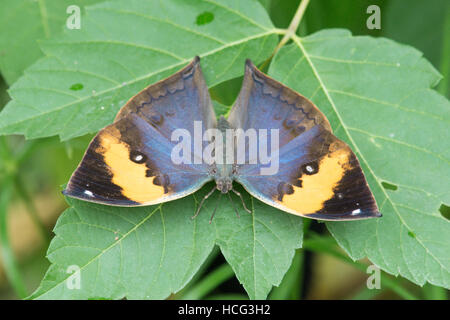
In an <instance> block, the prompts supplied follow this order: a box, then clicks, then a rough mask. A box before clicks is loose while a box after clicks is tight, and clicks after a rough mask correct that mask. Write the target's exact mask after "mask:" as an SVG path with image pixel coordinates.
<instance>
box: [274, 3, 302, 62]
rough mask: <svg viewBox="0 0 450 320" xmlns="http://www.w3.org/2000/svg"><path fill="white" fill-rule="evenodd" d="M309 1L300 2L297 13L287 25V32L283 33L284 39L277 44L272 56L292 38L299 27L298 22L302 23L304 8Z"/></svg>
mask: <svg viewBox="0 0 450 320" xmlns="http://www.w3.org/2000/svg"><path fill="white" fill-rule="evenodd" d="M308 4H309V0H302V2H300V4H299V6H298V8H297V11H296V12H295V15H294V17H293V18H292V20H291V23H290V24H289V27H288V28H287V32H286V33H285V35H284V37H283V38H282V39H281V41H280V43H278V46H277V47H276V48H275V51H274V53H273V55H275V54H276V53H277V52H278V50H280V48H281V47H282V46H284V45H285V44H286V42H288V41H289V39H291V38H292V36H293V35H294V34H295V33H296V32H297V29H298V26H299V25H300V22H301V21H302V18H303V15H304V13H305V11H306V8H307V7H308Z"/></svg>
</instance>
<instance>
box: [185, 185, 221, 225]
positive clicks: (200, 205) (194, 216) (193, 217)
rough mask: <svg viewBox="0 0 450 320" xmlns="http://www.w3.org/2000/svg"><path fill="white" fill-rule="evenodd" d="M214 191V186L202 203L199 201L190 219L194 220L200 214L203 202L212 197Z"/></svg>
mask: <svg viewBox="0 0 450 320" xmlns="http://www.w3.org/2000/svg"><path fill="white" fill-rule="evenodd" d="M214 191H216V186H214V188H213V189H212V190H211V191H210V192H208V194H207V195H205V196H204V197H203V199H202V201H200V204H199V205H198V208H197V211H195V214H194V215H193V216H192V217H191V219H195V218H196V217H197V216H198V214H199V213H200V209H201V208H202V206H203V202H205V200H206V199H208V198H209V196H210V195H212V194H213V192H214Z"/></svg>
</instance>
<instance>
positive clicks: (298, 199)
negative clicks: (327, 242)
mask: <svg viewBox="0 0 450 320" xmlns="http://www.w3.org/2000/svg"><path fill="white" fill-rule="evenodd" d="M228 120H229V122H230V124H231V126H233V127H235V128H241V129H243V130H247V129H250V128H255V129H277V130H278V135H279V148H278V157H279V163H278V170H277V172H276V173H275V174H272V175H261V174H260V169H261V164H260V163H258V164H250V163H244V164H241V165H238V168H237V177H236V180H237V181H238V182H239V183H241V184H242V185H243V186H244V188H245V189H246V190H247V191H248V192H249V193H250V194H251V195H253V196H254V197H255V198H257V199H259V200H261V201H263V202H265V203H267V204H269V205H272V206H275V207H277V208H279V209H281V210H284V211H286V212H289V213H292V214H295V215H300V216H304V217H309V218H315V219H322V220H353V219H363V218H369V217H379V216H381V214H380V213H379V211H378V208H377V205H376V202H375V199H374V197H373V195H372V193H371V191H370V189H369V186H368V185H367V182H366V179H365V177H364V174H363V172H362V170H361V167H360V165H359V162H358V160H357V158H356V156H355V154H354V153H353V151H352V150H351V149H350V147H349V146H348V145H347V144H346V143H345V142H343V141H342V140H340V139H338V138H337V137H336V136H334V135H333V133H332V131H331V127H330V124H329V122H328V120H327V119H326V118H325V116H324V115H323V114H322V113H321V112H320V111H319V109H317V107H316V106H315V105H314V104H313V103H312V102H311V101H309V100H308V99H307V98H305V97H303V96H302V95H300V94H298V93H297V92H295V91H293V90H291V89H289V88H287V87H286V86H284V85H283V84H281V83H280V82H278V81H276V80H274V79H272V78H270V77H268V76H267V75H265V74H264V73H262V72H261V71H259V70H258V69H257V68H256V67H255V66H254V65H253V63H252V62H251V61H249V60H248V61H247V63H246V67H245V76H244V81H243V84H242V88H241V91H240V93H239V96H238V98H237V100H236V102H235V105H234V106H233V108H232V110H231V112H230V115H229V118H228ZM269 135H270V134H269ZM272 151H275V150H272Z"/></svg>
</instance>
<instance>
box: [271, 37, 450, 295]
mask: <svg viewBox="0 0 450 320" xmlns="http://www.w3.org/2000/svg"><path fill="white" fill-rule="evenodd" d="M269 73H270V74H271V75H272V76H273V77H275V78H276V79H278V80H280V81H281V82H283V83H284V84H286V85H287V86H289V87H291V88H293V89H295V90H297V91H298V92H300V93H302V94H303V95H305V96H306V97H308V98H310V99H312V101H313V102H314V103H315V104H316V105H317V106H318V107H319V108H320V109H321V110H322V111H323V112H324V113H325V115H326V116H327V118H328V119H329V120H330V122H331V125H332V127H333V129H334V132H335V134H336V135H337V136H338V137H340V138H342V139H344V140H345V141H347V142H348V143H349V144H350V146H351V147H352V149H353V150H354V151H355V152H356V154H357V156H358V158H359V160H360V162H361V165H362V168H363V170H364V172H365V174H366V178H367V180H368V182H369V185H370V187H371V189H372V191H373V193H374V195H375V198H376V200H377V203H378V206H379V208H380V211H381V212H382V213H383V217H382V218H380V219H372V220H365V221H350V222H328V223H327V226H328V229H329V230H330V232H331V233H332V234H333V236H334V237H335V238H336V239H337V241H338V243H339V244H340V245H341V246H342V247H343V248H344V249H345V250H346V251H347V252H348V254H349V255H350V257H351V258H352V259H360V258H363V257H365V256H367V257H369V259H370V260H371V261H372V262H373V263H374V264H376V265H378V266H379V267H381V268H382V269H383V270H385V271H387V272H389V273H391V274H394V275H398V274H400V275H402V276H404V277H406V278H407V279H409V280H411V281H412V282H414V283H417V284H420V285H423V284H424V283H425V282H427V281H428V282H430V283H432V284H435V285H439V286H443V287H446V288H449V287H450V259H449V252H450V222H449V221H448V220H447V219H445V218H444V217H443V216H442V215H441V214H440V213H439V211H438V210H439V207H440V206H441V204H442V203H447V204H448V203H450V180H449V179H448V177H449V176H450V166H449V162H450V161H449V159H450V143H449V141H450V140H449V139H448V128H449V124H450V104H449V101H448V100H446V99H445V98H444V97H442V96H441V95H439V94H438V93H436V92H435V91H434V90H432V89H430V88H431V87H434V86H435V85H436V84H437V83H438V82H439V80H440V76H439V74H438V73H437V72H436V70H435V69H434V68H433V67H432V66H431V64H430V63H429V62H427V61H426V60H425V59H424V58H423V57H422V55H421V53H420V52H419V51H417V50H415V49H413V48H411V47H408V46H404V45H400V44H398V43H395V42H394V41H391V40H388V39H382V38H379V39H375V38H371V37H366V36H364V37H363V36H352V35H351V34H350V32H348V31H345V30H325V31H322V32H318V33H315V34H313V35H311V36H308V37H306V38H298V37H295V38H294V43H293V44H291V45H288V46H286V47H284V48H282V49H281V50H280V51H279V53H278V54H277V56H276V57H275V58H274V61H273V63H272V64H271V67H270V70H269ZM383 182H387V184H386V185H388V186H389V188H384V187H383ZM392 186H395V187H397V189H396V190H393V189H395V188H393V187H392Z"/></svg>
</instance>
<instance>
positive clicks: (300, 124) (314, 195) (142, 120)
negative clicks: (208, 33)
mask: <svg viewBox="0 0 450 320" xmlns="http://www.w3.org/2000/svg"><path fill="white" fill-rule="evenodd" d="M196 126H197V128H196ZM177 129H181V130H184V131H183V132H185V133H189V134H193V133H194V131H195V130H197V129H201V131H202V132H205V131H208V130H211V129H216V130H218V131H219V132H222V133H225V131H227V130H229V129H240V130H242V131H245V130H249V129H252V130H260V132H266V136H270V137H276V138H277V139H278V140H277V142H278V145H277V146H275V148H272V147H271V148H272V149H271V151H272V153H273V152H276V153H277V154H278V163H277V170H276V172H274V173H272V174H261V172H262V170H261V169H262V167H263V164H262V163H260V162H256V163H254V162H251V161H250V158H251V154H250V151H249V150H247V151H246V149H245V148H243V149H242V150H244V151H243V152H244V157H243V159H244V161H243V162H242V163H237V162H236V159H235V158H233V159H234V160H233V161H234V162H231V163H230V162H224V163H218V162H214V161H213V162H212V163H211V162H209V163H207V162H205V161H202V160H201V159H203V154H202V153H201V150H203V148H205V147H206V146H207V145H208V141H200V143H199V144H198V143H197V147H199V146H200V148H197V149H196V147H195V146H194V147H188V148H187V149H185V150H184V151H185V154H184V156H186V157H187V158H190V159H191V160H192V159H194V161H191V162H181V163H174V161H173V150H174V147H175V146H176V145H177V141H174V140H173V136H172V134H173V132H174V131H175V130H177ZM263 130H266V131H263ZM242 131H241V132H242ZM267 132H269V133H267ZM270 137H269V138H270ZM231 141H232V143H231V148H232V152H233V153H236V152H237V151H236V150H235V149H236V145H235V143H236V140H231ZM241 141H244V143H243V145H244V147H245V146H247V145H248V142H247V140H246V139H245V137H244V140H241ZM218 145H219V144H218ZM228 146H229V145H228ZM233 146H234V147H233ZM222 147H223V146H221V148H222ZM217 148H218V147H217V145H216V149H215V150H213V154H214V153H215V152H217V151H221V150H219V149H217ZM233 148H234V149H233ZM275 149H276V150H275ZM199 150H200V151H199ZM228 154H229V153H228ZM212 180H215V182H216V185H215V186H214V188H213V189H212V190H211V191H210V192H209V193H208V194H207V196H206V197H205V198H204V199H203V201H204V200H205V199H206V198H207V197H208V196H210V195H211V194H212V193H213V192H214V191H215V190H217V189H218V190H219V191H221V193H222V194H226V193H228V192H230V191H232V192H235V193H236V194H238V195H239V196H241V199H242V195H241V194H240V193H239V192H237V191H236V190H235V189H234V188H233V182H234V181H236V182H237V183H239V184H241V185H242V186H243V187H244V189H245V190H246V191H247V192H248V193H250V194H251V195H252V196H253V197H255V198H256V199H259V200H260V201H262V202H264V203H266V204H268V205H271V206H273V207H276V208H278V209H280V210H283V211H285V212H288V213H291V214H295V215H299V216H303V217H308V218H314V219H319V220H354V219H363V218H370V217H380V216H381V214H380V212H379V210H378V208H377V204H376V202H375V199H374V197H373V195H372V193H371V191H370V189H369V186H368V184H367V182H366V179H365V177H364V174H363V172H362V170H361V167H360V164H359V162H358V159H357V158H356V156H355V154H354V153H353V152H352V150H351V149H350V147H349V146H348V145H347V144H346V143H345V142H343V141H342V140H340V139H338V138H337V137H336V136H334V135H333V133H332V130H331V126H330V123H329V122H328V120H327V119H326V117H325V116H324V115H323V114H322V112H321V111H320V110H319V109H318V108H317V107H316V106H315V105H314V104H313V103H312V102H311V101H310V100H308V99H307V98H305V97H304V96H302V95H301V94H299V93H297V92H295V91H294V90H292V89H289V88H288V87H286V86H284V85H283V84H281V83H280V82H278V81H276V80H274V79H272V78H270V77H269V76H267V75H265V74H264V73H263V72H261V71H260V70H258V69H257V68H256V67H255V65H254V64H253V63H252V62H251V61H250V60H247V61H246V64H245V75H244V79H243V83H242V88H241V90H240V93H239V95H238V97H237V99H236V101H235V103H234V105H233V107H232V108H231V110H230V112H229V115H228V118H227V119H225V117H223V116H221V117H220V118H219V119H217V118H216V115H215V112H214V109H213V106H212V101H211V98H210V95H209V92H208V88H207V86H206V82H205V80H204V77H203V74H202V71H201V68H200V58H199V57H196V58H195V59H194V60H193V61H192V62H191V63H189V64H188V65H187V66H186V67H184V68H183V69H181V70H180V71H178V72H176V73H175V74H173V75H172V76H170V77H168V78H166V79H164V80H161V81H159V82H157V83H155V84H152V85H150V86H148V87H147V88H145V89H144V90H142V91H141V92H139V93H138V94H136V95H135V96H133V97H132V98H131V99H130V100H129V101H128V102H127V103H126V104H125V105H124V106H123V107H122V108H121V109H120V111H119V112H118V114H117V116H116V118H115V120H114V122H113V123H112V124H111V125H109V126H107V127H105V128H104V129H102V130H100V131H99V132H98V134H97V135H96V136H95V137H94V139H93V140H92V141H91V143H90V145H89V147H88V149H87V151H86V153H85V155H84V157H83V159H82V161H81V163H80V164H79V166H78V168H77V169H76V170H75V171H74V173H73V174H72V176H71V178H70V180H69V182H68V184H67V187H66V189H65V190H64V191H63V194H65V195H66V196H69V197H73V198H78V199H82V200H86V201H90V202H96V203H101V204H105V205H112V206H145V205H154V204H159V203H162V202H166V201H171V200H175V199H179V198H182V197H185V196H187V195H189V194H192V193H194V192H195V191H197V190H199V189H200V188H201V187H202V186H203V185H204V184H205V183H207V182H209V181H212ZM228 194H229V193H228ZM203 201H202V203H203ZM202 203H201V204H202ZM243 203H244V202H243ZM201 204H200V206H199V209H200V207H201ZM244 207H245V204H244ZM245 208H246V207H245ZM246 210H248V209H246ZM196 214H198V211H197V213H196Z"/></svg>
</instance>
